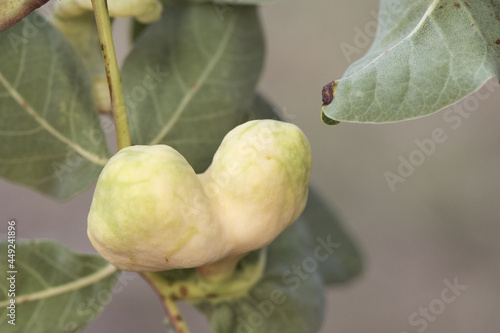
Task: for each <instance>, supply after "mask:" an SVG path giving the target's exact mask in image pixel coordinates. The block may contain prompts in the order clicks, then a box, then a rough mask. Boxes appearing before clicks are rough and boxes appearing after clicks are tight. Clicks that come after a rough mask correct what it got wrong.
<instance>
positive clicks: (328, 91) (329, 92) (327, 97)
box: [321, 81, 337, 106]
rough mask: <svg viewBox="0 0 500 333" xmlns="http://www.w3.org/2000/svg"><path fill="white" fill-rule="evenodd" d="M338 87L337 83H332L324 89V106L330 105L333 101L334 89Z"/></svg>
mask: <svg viewBox="0 0 500 333" xmlns="http://www.w3.org/2000/svg"><path fill="white" fill-rule="evenodd" d="M336 86H337V81H332V82H330V83H328V84H327V85H325V86H324V87H323V91H322V92H321V95H322V97H323V106H325V105H330V103H331V102H332V101H333V97H335V96H334V95H333V89H334V88H335V87H336Z"/></svg>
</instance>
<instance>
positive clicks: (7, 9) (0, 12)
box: [0, 0, 49, 31]
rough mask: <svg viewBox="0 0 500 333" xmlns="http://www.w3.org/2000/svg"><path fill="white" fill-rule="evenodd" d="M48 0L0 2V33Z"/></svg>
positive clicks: (8, 0)
mask: <svg viewBox="0 0 500 333" xmlns="http://www.w3.org/2000/svg"><path fill="white" fill-rule="evenodd" d="M48 1H49V0H0V31H3V30H5V29H7V28H9V27H11V26H13V25H14V24H16V23H17V22H19V21H20V20H22V19H23V18H24V17H26V16H27V15H29V14H30V13H31V12H32V11H34V10H35V9H37V8H39V7H40V6H42V5H43V4H45V3H46V2H48Z"/></svg>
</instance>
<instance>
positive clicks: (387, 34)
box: [323, 0, 500, 123]
mask: <svg viewBox="0 0 500 333" xmlns="http://www.w3.org/2000/svg"><path fill="white" fill-rule="evenodd" d="M379 16H380V28H379V31H378V33H377V36H376V38H375V41H374V42H373V45H372V46H371V48H370V50H369V51H368V53H367V54H366V55H365V56H364V57H363V58H361V59H360V60H358V61H357V62H355V63H353V64H352V65H351V66H350V67H349V69H348V70H347V71H346V72H345V74H344V76H343V77H342V78H341V79H340V80H337V81H335V82H336V83H337V87H336V88H337V91H336V93H335V96H334V99H333V101H332V102H331V103H329V102H330V100H328V99H327V102H326V103H325V104H326V105H324V106H323V113H324V115H325V116H326V117H328V118H331V119H335V120H338V121H348V122H369V123H383V122H393V121H400V120H405V119H412V118H417V117H422V116H425V115H428V114H431V113H433V112H436V111H438V110H440V109H442V108H444V107H446V106H449V105H451V104H453V103H455V102H457V101H459V100H460V99H462V98H464V97H466V96H467V95H469V94H471V93H473V92H475V91H476V90H478V89H479V88H480V87H481V86H482V85H483V84H484V83H485V82H486V81H488V80H489V79H491V78H493V77H499V76H500V1H498V0H476V1H455V0H453V1H452V0H382V1H381V6H380V14H379ZM324 93H325V91H324ZM326 93H329V91H326Z"/></svg>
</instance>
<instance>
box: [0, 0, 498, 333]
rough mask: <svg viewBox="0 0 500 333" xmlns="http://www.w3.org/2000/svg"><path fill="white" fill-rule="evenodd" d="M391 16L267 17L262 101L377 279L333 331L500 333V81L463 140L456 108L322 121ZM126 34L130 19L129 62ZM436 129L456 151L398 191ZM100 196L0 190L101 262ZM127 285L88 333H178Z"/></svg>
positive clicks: (199, 323)
mask: <svg viewBox="0 0 500 333" xmlns="http://www.w3.org/2000/svg"><path fill="white" fill-rule="evenodd" d="M377 10H378V1H375V0H371V1H368V0H356V1H331V0H316V1H308V2H306V1H299V0H280V1H276V3H273V4H270V5H265V6H262V9H261V13H262V21H263V25H264V30H265V34H266V36H267V46H268V49H267V61H266V68H265V72H264V75H263V77H262V80H261V83H260V90H261V91H263V92H265V94H266V95H267V96H268V97H269V98H270V99H271V100H272V101H273V102H274V103H275V105H276V107H277V108H278V109H279V111H280V112H281V113H282V114H283V116H284V117H285V118H286V119H287V120H288V121H290V122H292V123H295V124H297V125H298V126H300V127H301V128H302V129H303V131H304V132H305V133H306V135H307V136H308V137H309V140H310V142H311V145H312V149H313V156H314V170H313V176H312V183H313V185H314V186H315V187H316V188H318V189H319V190H320V192H321V193H322V194H323V195H324V197H325V198H326V200H327V201H328V202H329V203H331V206H332V208H333V209H334V210H336V211H337V213H339V215H341V216H342V217H343V221H344V225H345V226H346V227H347V229H348V230H349V231H351V234H352V236H353V237H354V239H355V240H356V241H357V242H358V245H359V247H360V248H361V250H362V252H363V253H364V257H365V261H366V267H365V272H364V274H363V276H361V277H360V278H358V279H357V280H355V281H353V282H351V283H349V284H347V285H343V286H338V287H335V288H330V289H329V290H328V292H327V303H328V304H327V306H328V307H327V313H326V315H325V321H324V324H323V329H322V330H321V332H323V333H335V332H342V333H347V332H371V333H391V332H393V333H404V332H407V333H411V332H420V333H422V332H440V333H445V332H450V333H451V332H453V333H470V332H499V331H500V316H498V315H497V312H498V308H500V284H499V283H498V281H500V260H499V257H500V242H499V241H498V236H499V235H500V175H499V174H498V172H499V170H500V132H499V131H498V125H499V124H500V112H499V111H500V110H499V109H500V107H499V106H500V87H499V85H498V82H497V81H494V80H492V81H491V82H489V83H488V85H487V87H483V88H482V89H481V90H480V91H479V95H473V96H471V97H469V98H468V99H466V100H465V101H462V102H460V103H458V106H452V107H450V108H448V109H447V110H452V111H450V112H455V111H456V110H457V107H461V108H462V109H463V110H466V112H464V113H463V114H464V115H465V116H460V119H461V123H460V125H458V126H455V128H453V127H452V125H456V124H457V123H450V122H449V121H446V119H445V117H444V114H445V112H446V111H447V110H445V111H441V112H439V113H437V114H434V115H432V116H429V117H425V118H422V119H418V120H413V121H407V122H402V123H397V124H388V125H362V124H344V123H342V124H340V125H337V126H334V127H328V126H326V125H324V124H323V123H322V122H321V120H320V111H321V88H322V87H323V85H324V84H326V83H328V82H330V81H332V80H334V79H338V78H340V77H341V76H342V73H343V72H344V71H345V70H346V68H347V67H348V66H349V64H350V63H352V62H353V61H354V60H356V59H357V58H359V57H361V56H362V55H363V54H364V52H366V50H367V49H368V46H369V43H370V41H371V40H372V39H373V36H374V28H373V27H374V25H375V22H376V19H375V17H376V16H375V13H376V11H377ZM125 28H126V22H124V21H119V22H118V25H117V26H116V30H117V32H120V34H121V36H117V39H118V40H117V42H118V44H120V45H122V46H121V47H120V49H121V50H122V57H123V55H124V54H125V52H126V46H123V40H124V29H125ZM341 45H343V46H344V47H345V46H346V45H349V46H351V48H350V50H351V51H352V52H351V53H350V54H349V55H346V53H345V52H343V51H342V49H341ZM353 48H354V49H353ZM457 115H458V113H457ZM436 128H441V129H442V130H443V131H444V133H445V135H446V140H445V141H444V142H443V143H440V144H437V145H436V148H435V151H434V153H433V154H430V156H426V157H425V160H424V161H423V163H422V164H421V165H420V166H418V167H416V168H415V170H414V171H413V172H412V174H411V175H409V176H408V177H406V178H405V181H404V182H400V183H397V184H395V185H394V188H393V190H394V191H393V190H391V188H390V186H389V185H388V183H387V181H386V179H385V177H384V174H385V173H386V172H388V171H389V172H392V173H394V174H397V173H398V170H397V169H398V166H399V164H400V156H401V157H402V158H404V159H408V157H409V156H410V154H411V153H412V152H414V151H415V150H416V149H418V146H417V145H416V143H415V140H419V141H422V140H425V139H428V138H430V137H431V133H432V131H433V130H434V129H436ZM92 193H93V188H92V189H90V190H88V191H87V192H85V193H83V194H82V195H80V196H78V197H77V198H75V199H74V200H72V201H71V202H66V203H57V202H54V201H53V200H51V199H50V198H47V197H44V196H42V195H39V194H37V193H34V192H32V191H31V190H29V189H26V188H22V187H18V186H16V185H13V184H10V183H7V182H4V181H0V220H1V221H6V220H7V219H11V218H15V219H17V221H18V226H19V235H20V236H21V237H23V238H53V239H56V240H58V241H60V242H62V243H64V244H66V245H68V246H70V247H71V248H72V249H74V250H76V251H80V252H87V253H93V252H94V250H93V248H92V246H91V244H90V242H89V241H88V239H87V237H86V217H87V213H88V207H89V205H90V201H91V198H92ZM2 232H4V230H2ZM455 279H457V281H458V284H460V285H465V286H467V288H466V289H465V290H462V291H460V296H458V297H456V299H455V300H454V301H453V302H451V303H450V304H445V306H444V308H441V307H440V306H439V304H444V303H442V302H440V301H438V300H439V299H441V291H442V290H443V289H444V288H445V287H446V286H447V285H446V283H445V280H448V281H449V282H450V283H452V284H453V281H454V280H455ZM126 283H127V284H128V286H127V287H126V288H125V289H124V290H123V291H122V292H121V293H119V294H116V295H115V296H114V297H113V300H112V302H111V304H110V305H109V306H108V307H107V309H106V310H105V312H104V313H103V315H102V316H101V317H100V318H99V319H97V320H96V321H95V322H94V323H93V324H91V325H90V326H88V327H87V328H86V329H85V330H84V332H86V333H100V332H139V331H143V332H151V333H153V332H158V333H160V332H165V328H164V326H163V324H162V321H163V317H164V314H163V310H162V308H161V306H160V302H159V300H158V299H157V297H156V295H155V294H154V293H153V292H152V291H151V290H150V289H149V287H147V286H146V284H145V283H144V282H143V281H142V280H141V279H140V278H139V277H137V276H136V275H131V274H128V278H127V280H126ZM447 295H448V296H450V295H451V294H447ZM429 306H431V309H432V308H433V309H434V310H435V312H439V314H438V315H432V313H431V315H430V317H429V319H426V320H425V321H426V325H425V327H424V324H423V323H422V324H419V325H416V326H415V325H414V326H412V325H410V322H409V320H410V318H412V314H413V313H419V311H421V308H422V309H426V308H429ZM183 309H185V310H186V309H187V311H185V312H186V317H187V318H186V320H187V321H188V322H189V323H190V326H191V328H192V332H193V333H197V332H210V331H209V330H208V329H207V325H206V322H205V320H204V318H203V317H202V316H200V315H199V314H197V313H196V312H195V311H192V310H190V309H189V307H187V306H184V307H183ZM413 318H414V319H415V318H416V319H415V320H418V319H420V318H425V317H424V316H422V315H418V317H415V315H413ZM417 329H420V331H418V330H417ZM228 333H233V332H228Z"/></svg>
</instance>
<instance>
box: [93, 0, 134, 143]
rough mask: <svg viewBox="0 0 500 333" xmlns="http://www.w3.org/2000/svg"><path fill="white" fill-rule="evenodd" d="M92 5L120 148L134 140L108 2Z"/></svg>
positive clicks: (117, 141)
mask: <svg viewBox="0 0 500 333" xmlns="http://www.w3.org/2000/svg"><path fill="white" fill-rule="evenodd" d="M92 6H93V8H94V15H95V19H96V23H97V29H98V31H99V39H100V40H101V49H102V55H103V58H104V66H105V68H106V76H107V78H108V85H109V93H110V95H111V108H112V110H113V117H114V119H115V126H116V143H117V145H118V150H120V149H122V148H125V147H128V146H131V145H132V142H131V139H130V129H129V125H128V119H127V111H126V108H125V100H124V98H123V90H122V83H121V79H120V70H119V68H118V62H117V61H116V53H115V46H114V44H113V35H112V33H111V23H110V21H109V13H108V7H107V2H106V0H92Z"/></svg>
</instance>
